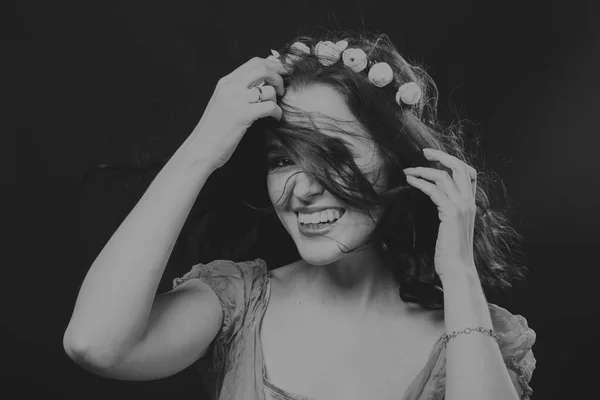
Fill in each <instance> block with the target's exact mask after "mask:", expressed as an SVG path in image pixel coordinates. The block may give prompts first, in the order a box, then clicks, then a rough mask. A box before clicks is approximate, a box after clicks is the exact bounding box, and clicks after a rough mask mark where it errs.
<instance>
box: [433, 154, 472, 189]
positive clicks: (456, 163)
mask: <svg viewBox="0 0 600 400" xmlns="http://www.w3.org/2000/svg"><path fill="white" fill-rule="evenodd" d="M423 154H424V155H425V157H426V158H427V159H429V160H436V161H439V162H440V163H441V164H442V165H444V166H445V167H448V168H449V169H450V170H452V179H453V180H454V182H455V183H456V186H457V188H458V191H459V193H460V194H462V195H463V196H465V197H467V196H468V195H470V194H472V193H473V186H472V184H471V181H472V180H473V179H474V178H475V177H476V176H477V174H476V173H475V176H474V177H473V176H471V175H472V173H471V171H470V169H472V170H473V171H475V169H474V168H472V167H471V166H469V165H467V164H465V163H464V162H463V161H461V160H459V159H458V158H456V157H454V156H452V155H450V154H448V153H445V152H443V151H441V150H437V149H426V150H424V151H423Z"/></svg>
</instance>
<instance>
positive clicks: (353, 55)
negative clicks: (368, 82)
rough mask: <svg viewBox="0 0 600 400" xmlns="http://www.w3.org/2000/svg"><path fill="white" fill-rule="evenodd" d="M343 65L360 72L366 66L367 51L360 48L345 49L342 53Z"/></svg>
mask: <svg viewBox="0 0 600 400" xmlns="http://www.w3.org/2000/svg"><path fill="white" fill-rule="evenodd" d="M342 59H343V60H344V65H345V66H346V67H348V68H350V69H351V70H352V71H354V72H360V71H362V70H363V69H365V68H366V67H367V53H365V52H364V51H363V50H362V49H346V50H344V52H343V53H342Z"/></svg>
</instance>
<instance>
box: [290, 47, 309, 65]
mask: <svg viewBox="0 0 600 400" xmlns="http://www.w3.org/2000/svg"><path fill="white" fill-rule="evenodd" d="M290 50H294V51H295V52H296V53H304V54H307V55H310V48H309V47H308V46H307V45H305V44H304V43H302V42H295V43H294V44H292V45H291V46H290ZM302 58H303V57H302V56H301V55H299V54H293V53H289V54H287V55H286V56H285V63H286V64H290V65H291V64H294V63H295V62H297V61H300V60H302Z"/></svg>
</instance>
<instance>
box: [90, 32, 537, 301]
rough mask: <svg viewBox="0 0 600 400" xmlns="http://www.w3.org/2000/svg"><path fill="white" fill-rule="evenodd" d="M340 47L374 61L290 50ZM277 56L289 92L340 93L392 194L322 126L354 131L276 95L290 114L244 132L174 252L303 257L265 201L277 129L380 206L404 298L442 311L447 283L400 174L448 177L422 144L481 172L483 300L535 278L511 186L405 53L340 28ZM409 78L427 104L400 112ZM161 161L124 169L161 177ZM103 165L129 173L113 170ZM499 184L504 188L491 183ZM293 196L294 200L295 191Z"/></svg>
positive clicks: (424, 218) (432, 231)
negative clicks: (388, 77)
mask: <svg viewBox="0 0 600 400" xmlns="http://www.w3.org/2000/svg"><path fill="white" fill-rule="evenodd" d="M339 40H346V41H348V44H349V45H348V47H349V48H360V49H362V50H363V51H364V52H365V53H366V54H367V55H368V67H367V68H365V69H364V70H363V71H362V72H359V73H357V72H354V71H352V70H351V69H350V68H348V67H346V66H345V65H344V63H343V62H342V60H341V59H340V61H338V62H337V63H335V64H333V65H331V66H324V65H322V64H321V63H320V62H319V61H318V59H317V57H316V56H315V55H314V51H312V52H311V54H305V53H302V52H300V51H298V50H297V49H296V48H294V47H292V44H293V43H295V42H301V43H304V44H306V45H307V46H308V47H309V48H311V49H314V46H315V45H316V44H317V43H318V42H319V41H332V42H334V43H335V42H337V41H339ZM277 51H278V52H279V53H280V54H281V59H282V61H285V60H288V59H287V58H286V56H287V55H289V54H291V55H293V56H294V58H293V63H289V64H287V65H288V66H289V68H290V74H289V75H287V76H285V77H284V85H285V87H286V90H287V89H294V90H299V89H302V88H304V87H308V86H311V85H328V86H329V87H332V88H334V89H335V90H337V91H338V92H339V93H340V94H341V95H342V96H343V98H344V99H345V101H346V104H347V105H348V107H349V109H350V110H351V112H352V114H353V115H354V116H355V118H356V120H357V121H358V124H359V126H360V128H361V129H363V130H364V131H366V132H368V133H369V134H370V137H371V139H372V140H373V142H374V143H375V145H376V146H377V148H378V150H379V152H380V154H381V157H382V159H383V166H382V171H381V172H385V176H386V177H387V185H386V187H385V190H383V191H380V190H378V191H376V190H375V189H374V187H373V186H372V184H371V180H370V179H369V178H368V177H367V176H365V174H364V171H361V169H360V168H359V167H358V166H357V165H356V164H355V162H354V157H353V155H352V153H351V152H350V150H349V149H348V147H347V143H345V142H344V140H343V139H340V138H334V137H332V136H328V135H325V134H323V133H322V132H321V131H322V130H323V129H327V130H328V131H336V132H339V133H343V134H346V135H356V134H357V131H356V130H344V129H342V128H341V126H342V125H341V124H339V123H338V121H335V120H331V119H330V118H328V117H327V116H324V115H322V114H309V113H305V112H303V111H302V110H299V109H295V108H294V107H292V106H291V105H289V104H286V103H285V102H283V101H281V99H279V100H278V101H279V104H280V106H281V107H282V109H283V111H284V114H283V118H282V120H281V121H276V120H274V119H272V118H265V119H260V120H258V121H256V122H255V123H254V124H253V125H252V126H251V127H250V128H249V129H248V131H247V133H246V134H245V135H244V137H243V138H242V141H241V142H240V144H239V145H238V148H237V150H236V152H235V153H234V155H233V156H232V157H231V159H230V161H229V162H228V163H227V164H225V165H224V166H223V167H222V168H220V169H218V170H217V171H215V172H214V173H213V174H212V175H211V177H210V178H209V180H208V182H207V183H206V184H205V186H204V188H203V189H202V191H201V192H200V195H199V196H198V199H197V200H196V203H195V204H194V207H193V208H192V211H191V212H190V215H189V216H188V219H187V220H186V223H185V225H184V227H183V229H182V232H181V234H180V236H179V238H178V240H177V243H176V245H175V249H174V252H178V251H184V249H185V248H186V247H187V245H189V244H191V243H195V244H196V245H197V246H198V251H197V254H196V255H195V257H197V258H198V259H200V260H203V261H204V260H206V261H209V260H213V259H231V260H234V261H243V260H248V259H253V258H262V259H264V260H265V261H266V262H267V265H269V268H276V267H279V266H281V265H285V264H287V263H290V262H293V261H296V260H298V259H299V258H300V256H299V253H298V251H297V249H296V246H295V244H294V242H293V241H292V239H291V237H290V236H289V234H288V233H287V231H285V229H284V227H283V226H282V224H281V222H280V221H279V219H278V218H277V216H276V213H275V211H274V206H273V204H272V203H271V200H270V198H269V196H268V191H267V186H266V177H267V174H268V173H269V170H270V169H272V168H275V167H274V166H272V165H268V163H267V160H266V148H265V146H264V141H263V135H264V134H265V133H266V132H269V131H270V132H272V133H273V134H274V135H275V136H276V137H277V139H278V141H279V142H280V146H281V149H282V152H283V153H284V154H285V157H286V158H287V159H289V160H290V161H292V162H293V163H294V164H295V165H296V166H298V167H299V169H300V170H301V171H302V172H304V173H306V174H308V175H310V176H312V177H313V178H314V179H316V180H318V181H319V182H320V183H321V184H322V185H323V187H324V188H326V189H327V190H328V191H329V192H330V193H331V194H332V195H334V196H336V197H337V198H338V199H340V200H341V201H343V202H345V203H346V204H348V205H350V206H351V207H354V208H356V209H357V210H361V211H363V212H365V213H368V214H370V211H371V210H373V209H375V208H380V209H381V210H383V211H382V214H381V216H380V218H379V219H378V222H377V224H376V226H375V228H374V230H373V231H372V233H371V234H370V236H369V238H368V242H369V243H370V244H371V245H372V246H373V248H374V249H375V250H376V251H377V253H378V255H379V256H380V257H381V258H382V259H383V260H385V261H386V262H385V264H386V265H389V266H390V268H392V269H393V276H394V278H395V280H396V283H397V285H398V288H399V295H400V298H401V299H402V300H403V301H405V302H412V303H418V304H420V305H421V306H423V307H425V308H430V309H435V308H442V307H443V292H442V291H441V290H440V288H441V286H442V283H441V281H440V279H439V276H438V275H437V274H436V272H435V268H434V264H433V257H434V252H435V243H436V239H437V234H438V227H439V223H440V221H439V217H438V210H437V207H436V205H435V204H434V203H433V202H432V201H431V199H430V198H429V197H428V196H427V195H426V194H424V193H422V192H421V191H420V190H418V189H416V188H414V187H412V186H410V185H408V184H407V183H406V176H405V174H404V173H403V171H402V170H403V169H404V168H406V167H414V166H425V167H432V168H438V169H442V170H446V171H447V172H448V173H450V174H451V170H449V169H448V168H446V167H445V166H443V165H442V164H440V163H438V162H432V161H429V160H427V159H426V158H425V157H424V155H423V152H422V149H423V148H425V147H430V148H435V149H439V150H442V151H444V152H446V153H448V154H450V155H453V156H455V157H457V158H458V159H460V160H462V161H464V162H466V163H467V164H469V165H471V166H473V167H474V168H475V169H477V171H478V175H477V193H476V196H475V202H476V206H477V214H476V219H475V230H474V257H475V266H476V268H477V270H478V273H479V277H480V279H481V283H482V286H483V288H484V290H485V291H486V294H487V293H488V292H490V291H506V290H507V289H509V288H511V287H512V283H511V282H512V281H514V280H520V279H524V278H525V275H526V273H528V272H529V271H528V270H527V268H526V267H525V265H523V264H521V263H520V260H519V258H520V256H521V254H522V253H521V249H520V247H521V242H522V237H521V236H520V234H519V233H518V232H517V231H516V230H515V229H514V228H513V227H512V226H511V223H510V220H509V215H508V212H509V211H508V210H509V209H508V208H506V209H504V210H497V209H493V207H492V200H493V197H492V196H493V195H496V194H499V193H501V194H504V195H505V198H508V196H507V193H506V189H505V187H504V186H503V185H502V184H501V181H500V179H498V178H497V176H496V175H495V173H493V172H491V171H490V172H488V171H485V170H484V166H483V165H481V164H482V162H481V157H480V156H479V151H480V149H479V140H478V139H477V138H476V139H475V140H474V141H471V142H469V143H467V141H466V140H465V139H466V135H465V131H464V122H463V121H461V120H454V121H452V123H449V124H444V123H443V122H442V121H441V118H439V117H438V114H437V113H438V112H437V103H438V90H437V87H436V85H435V83H434V81H433V79H432V78H431V77H430V76H429V75H428V74H427V73H426V72H425V70H424V68H423V67H422V66H420V65H419V64H417V63H414V62H409V61H408V60H407V58H405V57H403V56H402V55H400V53H399V52H398V50H397V49H396V48H395V46H394V45H393V43H392V42H391V40H390V39H389V38H388V36H387V35H385V34H377V35H375V34H372V33H369V32H365V31H363V32H360V33H357V32H353V31H350V30H342V29H337V30H336V31H331V30H328V31H326V32H322V33H319V34H317V35H314V36H311V35H301V36H298V37H296V38H294V39H292V40H290V41H289V42H287V43H284V44H283V45H282V46H281V47H280V48H279V49H277ZM377 62H386V63H388V64H389V65H390V66H391V68H392V70H393V75H394V77H393V81H392V82H391V83H390V84H388V85H387V86H385V87H383V88H379V87H377V86H375V85H373V84H372V83H370V82H369V80H368V76H367V73H368V70H369V67H370V66H372V65H373V64H375V63H377ZM286 63H287V61H286ZM406 82H415V83H416V84H417V85H419V87H420V88H421V90H422V96H421V98H420V100H419V102H418V103H416V104H414V105H410V106H409V105H402V106H400V105H398V104H397V103H396V100H395V93H396V90H397V89H398V87H399V86H400V85H402V84H404V83H406ZM292 116H294V117H300V118H291V117H292ZM317 120H318V122H319V123H318V124H317V122H316V121H317ZM324 127H325V128H324ZM469 145H470V148H468V147H469ZM165 162H166V160H163V161H161V162H156V163H154V164H151V165H149V166H147V167H145V168H138V167H133V166H128V167H125V169H127V170H130V171H141V170H142V169H145V170H146V171H147V170H154V171H156V170H158V169H159V168H160V167H162V165H164V163H165ZM98 167H100V168H102V169H108V168H112V169H120V170H123V169H124V168H123V167H122V166H121V167H119V166H114V165H103V166H98ZM97 169H98V168H96V170H97ZM494 183H500V185H499V186H497V187H494V186H493V184H494ZM496 189H497V190H496ZM287 196H291V191H288V192H287ZM342 251H344V252H351V251H354V249H346V248H344V249H342Z"/></svg>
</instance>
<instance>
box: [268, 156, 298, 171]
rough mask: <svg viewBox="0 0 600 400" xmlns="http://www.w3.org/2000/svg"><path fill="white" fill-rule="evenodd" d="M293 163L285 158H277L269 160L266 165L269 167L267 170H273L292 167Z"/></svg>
mask: <svg viewBox="0 0 600 400" xmlns="http://www.w3.org/2000/svg"><path fill="white" fill-rule="evenodd" d="M293 163H294V162H293V161H292V160H290V159H289V158H285V157H278V158H272V159H270V160H269V162H268V165H269V169H273V168H283V167H286V166H289V165H292V164H293Z"/></svg>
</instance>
